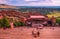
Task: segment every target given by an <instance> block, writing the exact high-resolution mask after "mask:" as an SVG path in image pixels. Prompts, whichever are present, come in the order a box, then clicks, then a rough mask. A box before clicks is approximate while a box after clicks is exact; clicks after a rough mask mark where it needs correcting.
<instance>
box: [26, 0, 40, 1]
mask: <svg viewBox="0 0 60 39" xmlns="http://www.w3.org/2000/svg"><path fill="white" fill-rule="evenodd" d="M25 1H39V0H25Z"/></svg>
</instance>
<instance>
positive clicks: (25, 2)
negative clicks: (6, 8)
mask: <svg viewBox="0 0 60 39" xmlns="http://www.w3.org/2000/svg"><path fill="white" fill-rule="evenodd" d="M0 4H8V5H13V6H60V0H0Z"/></svg>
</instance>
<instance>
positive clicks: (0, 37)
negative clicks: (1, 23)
mask: <svg viewBox="0 0 60 39" xmlns="http://www.w3.org/2000/svg"><path fill="white" fill-rule="evenodd" d="M33 29H35V28H21V27H19V28H14V29H7V30H2V29H0V39H60V27H54V28H53V27H44V28H43V29H42V30H41V31H40V37H37V38H34V37H33V36H32V34H31V32H32V30H33Z"/></svg>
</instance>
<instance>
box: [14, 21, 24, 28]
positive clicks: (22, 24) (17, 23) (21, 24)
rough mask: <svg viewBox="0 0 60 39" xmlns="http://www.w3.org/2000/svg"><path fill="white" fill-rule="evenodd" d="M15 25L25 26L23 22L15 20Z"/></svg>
mask: <svg viewBox="0 0 60 39" xmlns="http://www.w3.org/2000/svg"><path fill="white" fill-rule="evenodd" d="M14 26H15V27H19V26H24V23H23V22H14Z"/></svg>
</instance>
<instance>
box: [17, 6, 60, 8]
mask: <svg viewBox="0 0 60 39" xmlns="http://www.w3.org/2000/svg"><path fill="white" fill-rule="evenodd" d="M16 7H17V8H60V6H16Z"/></svg>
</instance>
